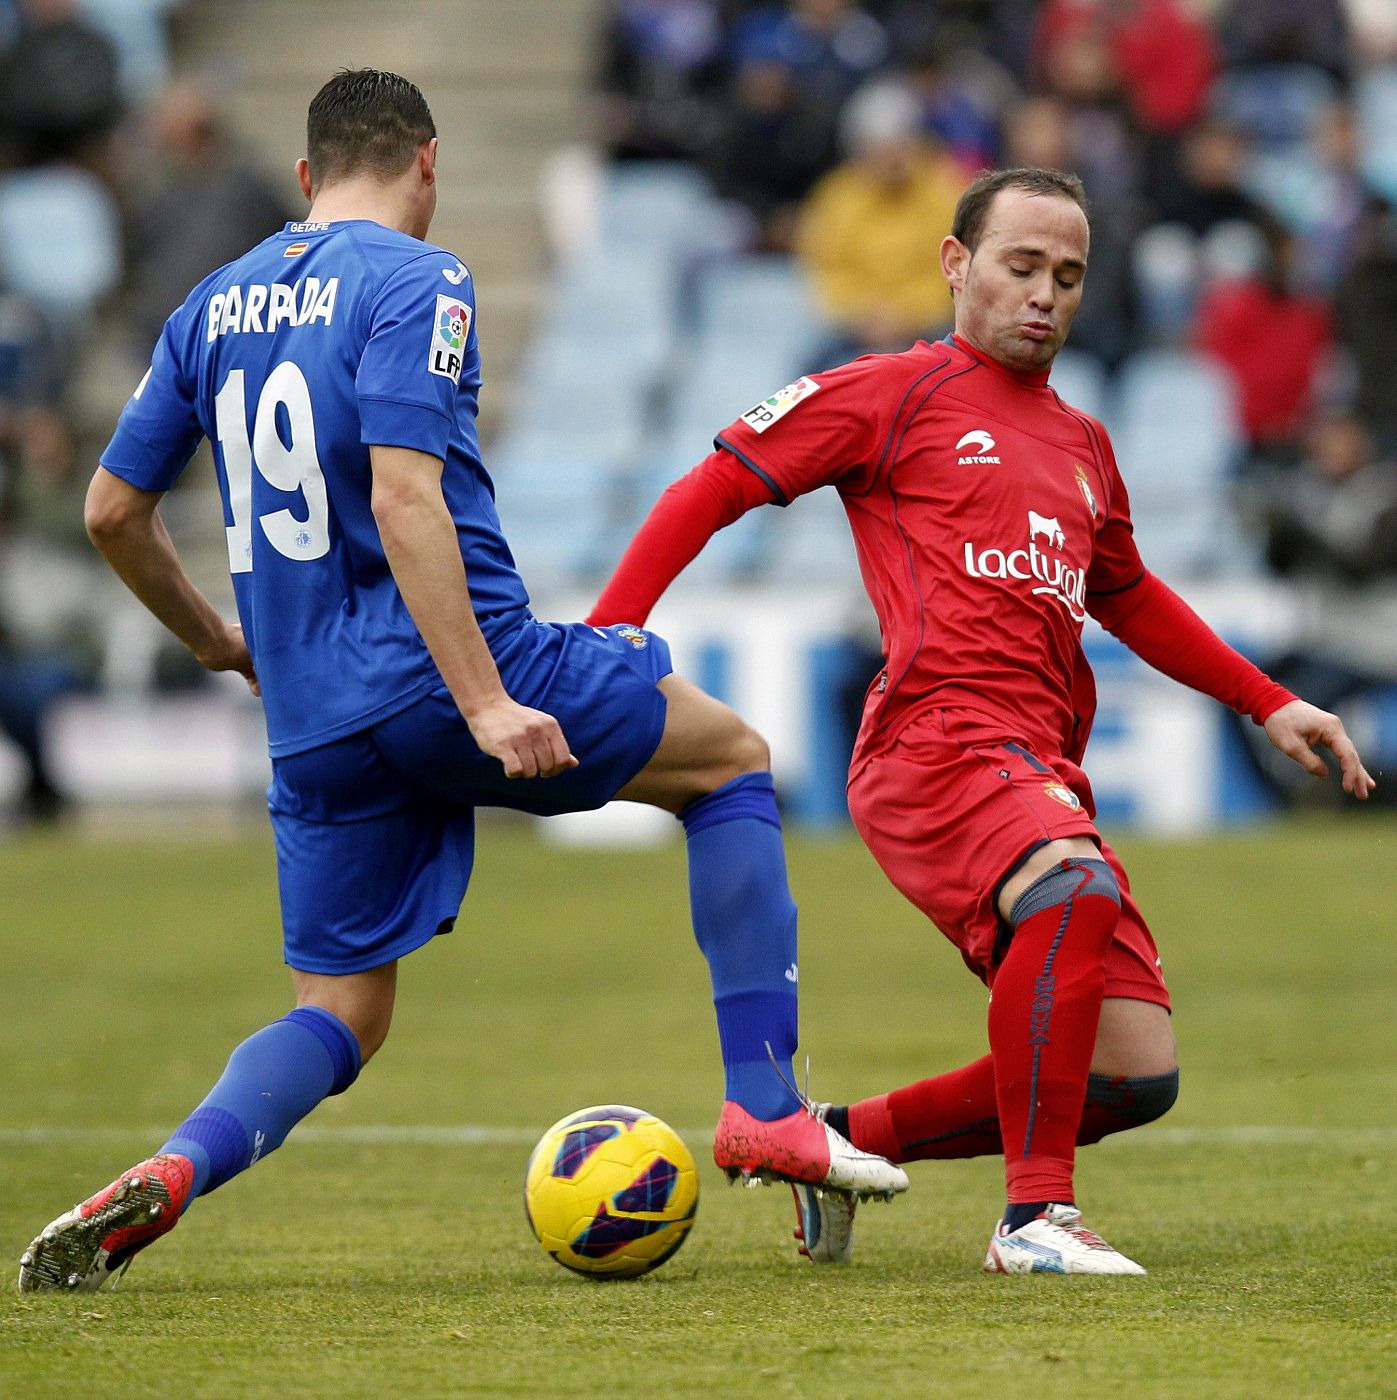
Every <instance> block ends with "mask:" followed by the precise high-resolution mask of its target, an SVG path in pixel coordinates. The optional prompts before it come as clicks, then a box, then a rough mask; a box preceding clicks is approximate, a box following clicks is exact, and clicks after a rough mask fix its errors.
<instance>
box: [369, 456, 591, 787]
mask: <svg viewBox="0 0 1397 1400" xmlns="http://www.w3.org/2000/svg"><path fill="white" fill-rule="evenodd" d="M369 455H370V459H371V461H372V464H373V514H374V519H375V521H376V522H377V523H378V531H379V537H380V538H381V539H382V541H383V549H384V553H385V554H386V555H387V557H388V565H389V568H391V569H392V571H393V577H394V579H395V580H396V582H397V584H398V588H399V591H400V592H401V593H402V595H403V601H404V602H405V603H406V604H407V608H408V611H409V612H410V613H411V614H412V620H413V621H414V622H415V623H416V624H417V628H418V631H420V632H421V633H422V640H423V641H424V642H426V644H427V650H428V651H429V652H430V653H431V656H432V660H433V661H434V662H436V665H437V669H438V670H439V671H440V672H441V674H442V679H443V680H444V681H445V682H446V687H447V689H448V690H449V691H450V692H451V697H452V699H453V700H455V702H456V705H457V708H458V709H459V710H460V711H461V715H462V717H463V718H464V719H465V721H466V723H467V725H469V726H470V731H471V735H472V737H473V738H474V739H475V741H476V743H477V744H479V745H480V747H481V749H482V751H483V752H485V753H488V754H490V755H491V757H493V758H498V759H499V760H500V762H501V763H503V764H504V770H505V774H506V775H507V776H508V777H511V778H551V777H553V776H554V775H555V774H558V773H561V772H562V771H563V770H564V769H566V768H575V767H577V759H575V758H574V757H573V755H572V754H571V753H570V752H569V750H568V744H567V740H566V739H565V738H564V737H563V731H562V728H561V727H560V726H559V724H558V722H557V720H555V719H554V718H553V717H552V715H546V714H544V713H542V711H539V710H531V709H529V708H528V706H526V705H519V704H516V703H515V702H514V701H513V700H512V699H510V697H509V695H508V694H507V693H506V691H505V688H504V685H503V684H502V682H501V681H500V673H499V671H498V670H497V669H496V667H495V662H494V658H493V657H492V656H491V655H490V648H489V646H488V645H487V643H486V641H485V638H484V636H483V635H482V633H481V631H480V625H479V623H478V622H477V621H476V617H475V612H474V610H473V608H472V607H471V601H470V593H469V591H468V590H467V587H466V569H465V564H464V563H463V562H462V559H461V547H460V542H459V540H458V539H457V535H456V525H455V522H454V521H453V520H452V518H451V512H450V511H449V510H448V509H447V505H446V500H445V498H444V497H443V496H442V492H441V474H442V461H441V458H439V457H432V456H429V455H428V454H427V453H425V452H417V451H414V450H413V449H411V448H406V447H373V448H371V449H370V454H369Z"/></svg>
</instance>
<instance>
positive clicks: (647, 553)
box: [587, 451, 775, 627]
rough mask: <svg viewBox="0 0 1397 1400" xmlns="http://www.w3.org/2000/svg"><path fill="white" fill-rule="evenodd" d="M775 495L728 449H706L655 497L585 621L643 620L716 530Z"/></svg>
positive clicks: (602, 623)
mask: <svg viewBox="0 0 1397 1400" xmlns="http://www.w3.org/2000/svg"><path fill="white" fill-rule="evenodd" d="M774 499H775V498H774V497H773V496H772V494H771V487H769V486H768V485H767V484H766V482H764V481H763V480H762V479H761V477H759V476H758V475H757V474H756V473H755V472H752V471H749V470H748V469H747V468H746V467H744V466H743V465H742V463H741V462H739V461H738V460H737V458H736V457H734V456H733V455H732V453H731V452H723V451H718V452H710V453H709V454H708V456H707V457H705V458H704V459H703V461H701V462H700V463H699V464H698V466H696V467H695V468H694V469H693V471H691V472H688V473H686V474H685V475H684V476H681V477H680V478H679V480H678V481H676V482H674V483H673V484H672V485H670V486H667V487H666V488H665V490H664V493H663V494H662V495H661V496H660V499H659V500H658V501H656V502H655V505H654V507H653V508H652V510H651V511H650V514H649V515H647V516H646V517H645V521H644V523H643V524H642V525H641V527H640V529H639V530H637V531H636V534H635V538H634V539H633V540H632V541H631V542H630V544H629V545H627V546H626V552H625V553H624V554H623V555H622V556H621V562H620V563H619V564H618V565H617V566H616V572H615V573H614V574H612V575H611V580H610V582H609V583H608V584H607V585H606V587H605V588H604V589H603V590H602V595H601V597H600V598H598V599H597V601H596V605H595V606H594V607H593V608H592V611H591V612H590V613H588V615H587V621H588V623H589V624H590V625H591V626H593V627H610V626H612V625H614V624H615V623H618V622H633V623H635V624H637V625H638V626H639V625H643V624H644V622H645V619H646V618H647V617H649V616H650V609H651V608H653V607H654V606H655V604H656V603H657V602H659V600H660V595H661V594H662V593H663V592H664V591H665V589H666V588H668V587H669V586H670V584H671V583H673V582H674V580H675V579H676V578H678V577H679V575H680V574H681V573H682V572H683V571H684V569H686V568H687V567H688V566H689V565H690V564H691V563H692V562H693V560H694V559H695V557H696V556H697V555H698V552H699V551H700V550H701V549H702V548H703V547H704V545H706V544H707V543H708V541H709V540H710V539H712V537H713V536H714V535H716V534H717V533H718V531H719V530H721V529H722V528H723V527H724V526H725V525H731V524H732V523H733V521H734V520H737V519H738V518H739V517H740V516H743V515H746V513H747V512H748V511H749V510H751V509H752V508H753V507H754V506H762V505H770V504H771V502H772V501H773V500H774Z"/></svg>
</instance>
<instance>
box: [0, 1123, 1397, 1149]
mask: <svg viewBox="0 0 1397 1400" xmlns="http://www.w3.org/2000/svg"><path fill="white" fill-rule="evenodd" d="M679 1134H680V1136H681V1137H684V1138H687V1139H689V1140H690V1141H692V1142H699V1143H702V1142H711V1141H712V1138H713V1132H712V1130H711V1129H709V1128H681V1129H680V1130H679ZM542 1135H543V1128H542V1127H538V1128H521V1127H495V1126H492V1125H490V1124H486V1123H460V1124H454V1125H453V1124H433V1123H416V1124H412V1123H369V1124H362V1125H358V1124H342V1125H338V1126H332V1125H329V1124H315V1123H308V1124H306V1126H304V1127H301V1128H297V1129H295V1131H294V1134H293V1136H294V1138H295V1141H297V1142H304V1143H324V1144H328V1145H331V1146H346V1147H359V1146H379V1145H382V1146H389V1147H413V1146H428V1147H532V1146H533V1145H534V1143H536V1142H537V1141H538V1139H539V1138H540V1137H541V1136H542ZM168 1136H169V1128H168V1127H165V1128H139V1127H138V1128H116V1127H100V1128H64V1127H33V1128H3V1127H0V1148H20V1147H54V1146H79V1147H80V1146H89V1145H95V1144H98V1143H108V1142H110V1143H125V1142H133V1141H141V1142H160V1141H163V1140H164V1139H165V1138H166V1137H168ZM1106 1141H1107V1142H1108V1143H1110V1144H1112V1145H1114V1146H1123V1145H1125V1144H1127V1143H1128V1144H1131V1145H1132V1146H1136V1147H1197V1146H1206V1147H1268V1146H1270V1147H1344V1148H1361V1147H1391V1146H1397V1127H1377V1128H1372V1127H1369V1128H1321V1127H1303V1126H1295V1125H1286V1124H1279V1123H1237V1124H1233V1125H1231V1126H1228V1127H1221V1128H1182V1127H1180V1128H1175V1127H1169V1126H1159V1127H1147V1128H1146V1129H1145V1130H1144V1131H1143V1132H1131V1133H1118V1134H1113V1135H1112V1136H1111V1137H1109V1138H1107V1139H1106Z"/></svg>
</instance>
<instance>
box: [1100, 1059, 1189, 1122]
mask: <svg viewBox="0 0 1397 1400" xmlns="http://www.w3.org/2000/svg"><path fill="white" fill-rule="evenodd" d="M1178 1098H1179V1067H1178V1066H1177V1065H1175V1066H1174V1068H1173V1069H1171V1070H1169V1071H1168V1072H1167V1073H1165V1074H1137V1075H1109V1074H1093V1075H1089V1076H1088V1078H1087V1103H1088V1104H1089V1105H1090V1106H1091V1107H1093V1108H1097V1109H1101V1110H1103V1111H1104V1112H1106V1113H1109V1114H1110V1115H1111V1116H1112V1117H1113V1118H1117V1119H1119V1120H1120V1128H1119V1129H1117V1131H1124V1130H1125V1129H1127V1128H1139V1127H1141V1126H1143V1125H1144V1124H1145V1123H1153V1122H1155V1121H1156V1120H1157V1119H1160V1118H1163V1117H1164V1115H1165V1114H1166V1113H1168V1112H1169V1110H1170V1109H1171V1108H1173V1107H1174V1105H1175V1103H1177V1102H1178Z"/></svg>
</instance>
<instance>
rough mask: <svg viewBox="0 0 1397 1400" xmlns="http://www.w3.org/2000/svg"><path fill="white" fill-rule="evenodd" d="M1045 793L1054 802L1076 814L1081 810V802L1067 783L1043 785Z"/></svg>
mask: <svg viewBox="0 0 1397 1400" xmlns="http://www.w3.org/2000/svg"><path fill="white" fill-rule="evenodd" d="M1043 791H1044V792H1046V793H1047V794H1048V796H1049V797H1051V798H1052V799H1053V801H1054V802H1061V803H1062V805H1063V806H1064V807H1070V808H1071V809H1072V810H1073V811H1074V812H1075V811H1078V810H1079V809H1080V808H1081V805H1082V803H1081V800H1080V799H1079V798H1078V796H1077V794H1076V793H1075V792H1073V791H1072V789H1071V788H1070V787H1068V786H1067V785H1066V784H1065V783H1059V782H1057V781H1056V780H1053V781H1051V782H1046V783H1044V784H1043Z"/></svg>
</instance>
